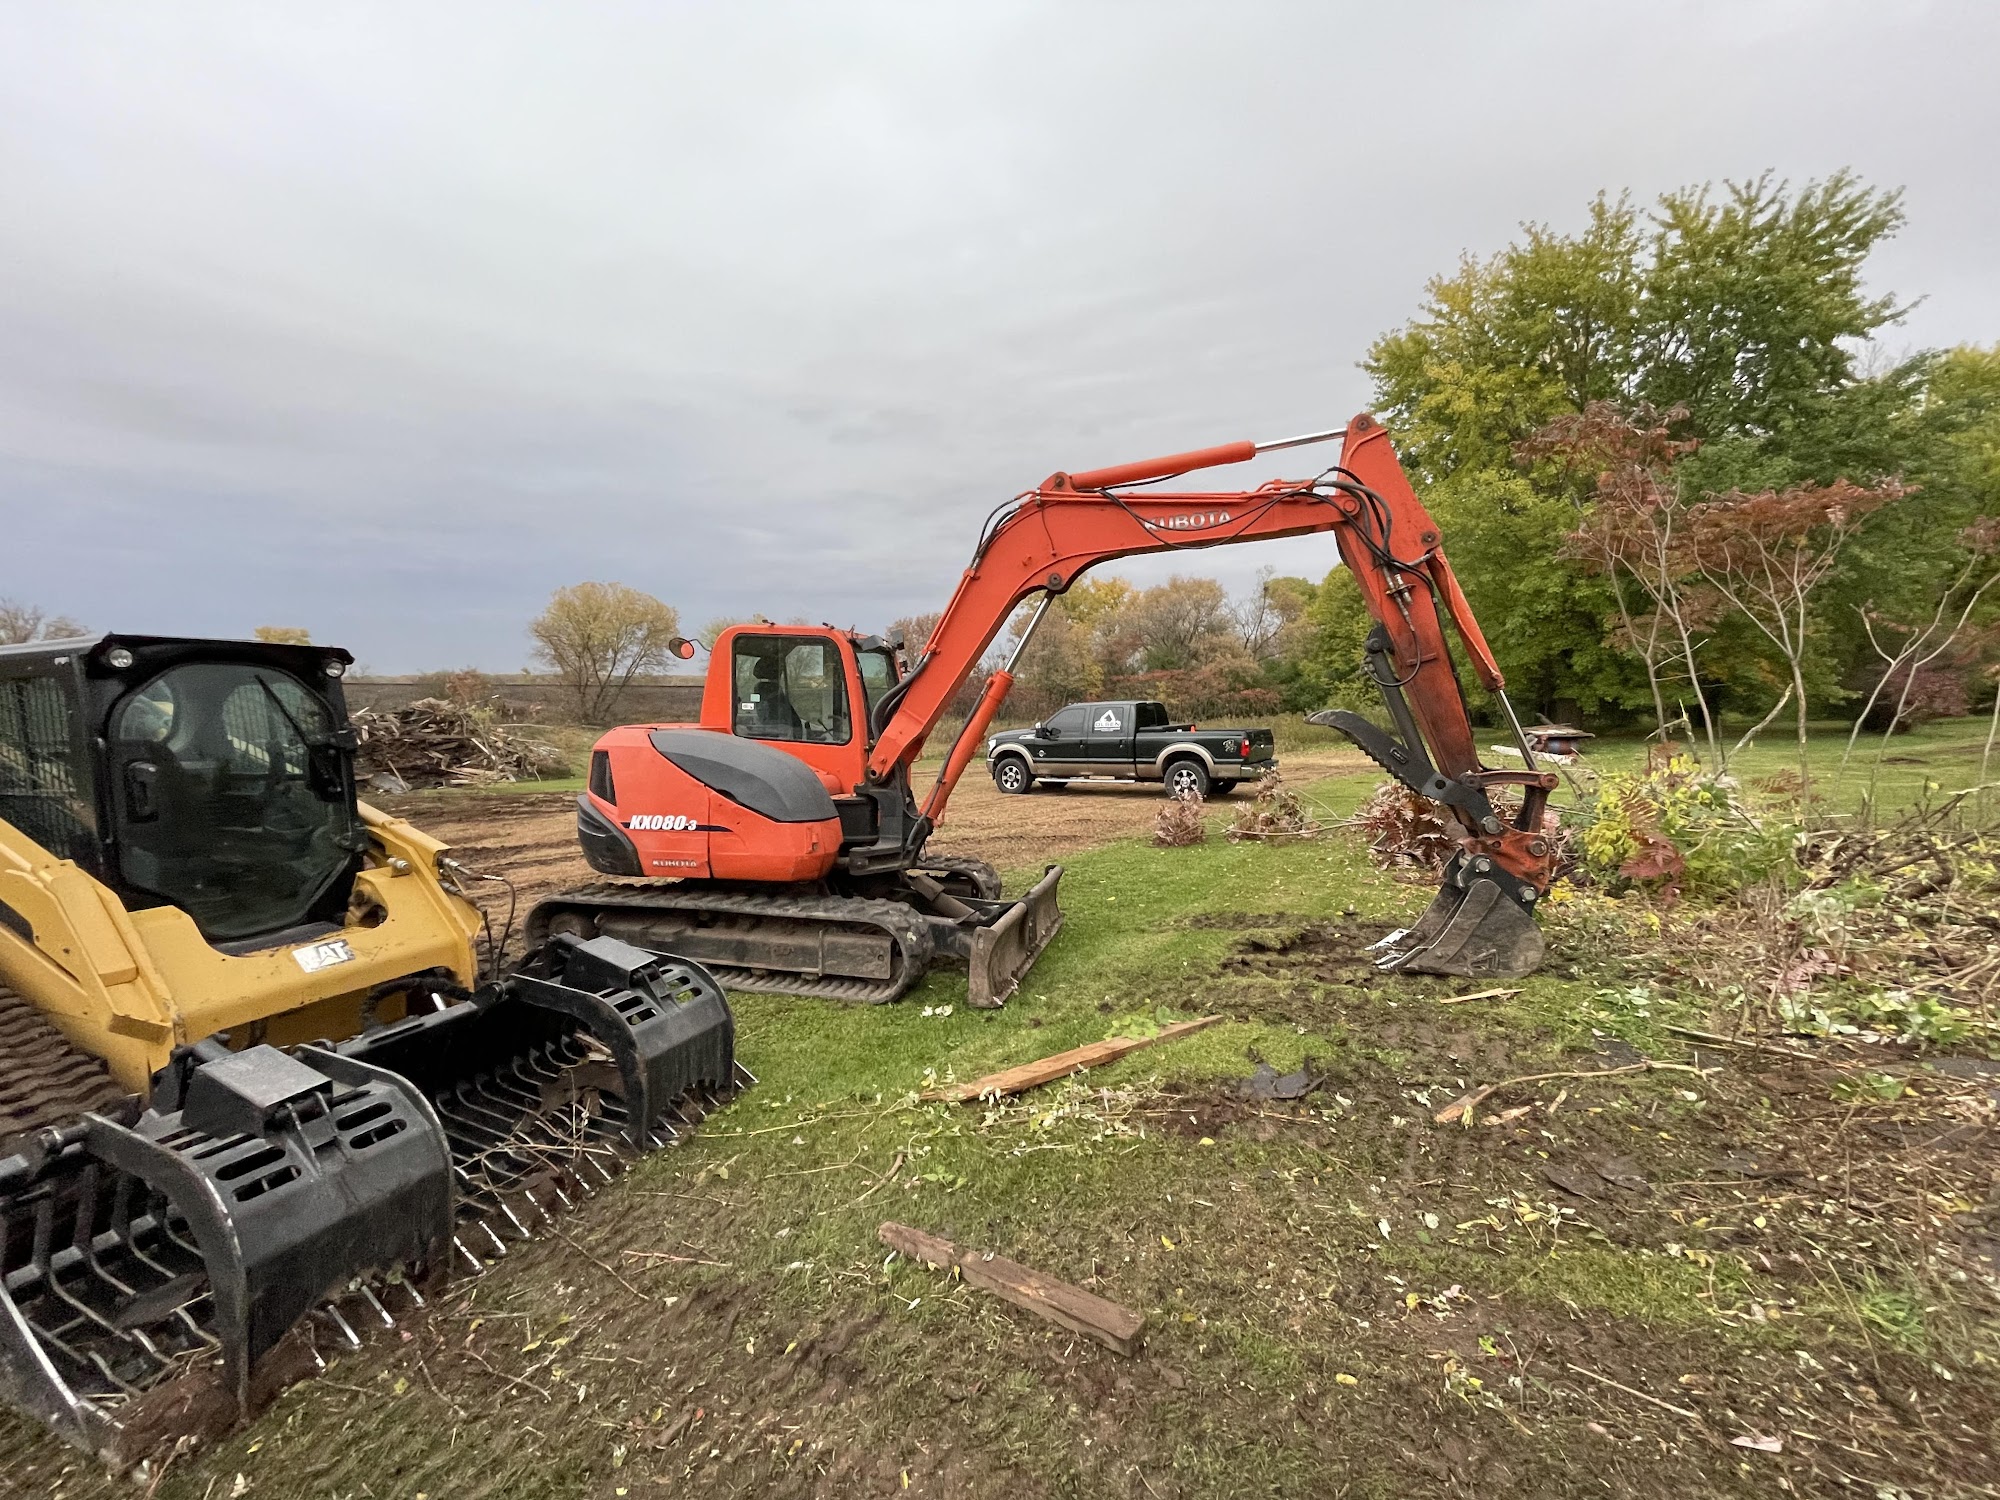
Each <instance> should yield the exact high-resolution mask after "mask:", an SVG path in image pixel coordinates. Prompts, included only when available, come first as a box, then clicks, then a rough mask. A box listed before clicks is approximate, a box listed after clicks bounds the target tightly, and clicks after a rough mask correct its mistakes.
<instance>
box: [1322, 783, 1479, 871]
mask: <svg viewBox="0 0 2000 1500" xmlns="http://www.w3.org/2000/svg"><path fill="white" fill-rule="evenodd" d="M1347 822H1348V826H1349V827H1350V828H1354V829H1357V830H1358V831H1359V832H1360V834H1361V836H1362V837H1363V838H1365V839H1367V840H1368V854H1369V857H1370V858H1371V859H1373V860H1374V861H1375V863H1376V864H1378V865H1380V866H1381V867H1382V868H1383V869H1385V870H1415V871H1422V872H1424V873H1426V874H1432V875H1434V874H1436V873H1437V872H1438V871H1440V870H1442V869H1443V868H1444V867H1445V865H1446V864H1447V863H1448V862H1449V861H1450V859H1451V857H1452V855H1454V854H1456V853H1457V852H1458V838H1457V835H1456V833H1455V832H1454V829H1455V828H1456V825H1455V824H1453V823H1452V822H1451V821H1450V819H1448V818H1447V817H1446V816H1445V813H1444V810H1443V809H1442V808H1441V807H1439V806H1438V805H1437V803H1435V802H1433V801H1431V800H1430V798H1428V797H1423V796H1419V795H1418V794H1417V793H1415V792H1413V791H1411V790H1410V789H1409V788H1408V787H1406V786H1404V785H1403V784H1402V783H1401V782H1400V781H1385V782H1383V783H1382V784H1381V785H1380V786H1378V787H1376V788H1375V790H1374V792H1373V793H1371V794H1370V796H1369V798H1368V800H1367V801H1366V802H1364V803H1362V804H1361V806H1360V807H1358V808H1356V809H1355V811H1354V816H1353V817H1351V818H1349V819H1348V820H1347Z"/></svg>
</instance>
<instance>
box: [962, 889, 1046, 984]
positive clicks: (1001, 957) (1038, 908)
mask: <svg viewBox="0 0 2000 1500" xmlns="http://www.w3.org/2000/svg"><path fill="white" fill-rule="evenodd" d="M1062 876H1063V872H1062V866H1061V865H1050V866H1049V868H1048V873H1047V874H1045V875H1043V876H1042V878H1041V879H1040V880H1038V881H1036V882H1035V884H1034V885H1033V886H1032V887H1031V888H1030V889H1029V891H1028V894H1027V895H1025V896H1023V897H1022V898H1021V899H1020V900H1018V901H1016V902H1014V903H1013V906H1012V907H1011V908H1010V909H1009V910H1008V911H1007V912H1005V913H1004V914H1003V915H1002V916H1001V917H1000V918H999V919H998V920H997V921H994V922H991V923H989V924H987V925H986V926H983V927H981V928H979V929H978V930H977V931H975V932H974V933H973V935H972V955H971V958H970V960H969V961H968V964H967V969H966V994H965V998H966V1003H967V1004H968V1005H971V1006H972V1007H973V1008H974V1009H977V1010H991V1009H993V1008H995V1007H997V1006H1001V1005H1004V1004H1006V1003H1007V998H1008V997H1009V996H1010V995H1012V994H1013V993H1014V991H1015V990H1017V989H1019V988H1020V985H1021V979H1022V977H1023V976H1024V975H1025V974H1026V973H1027V972H1028V970H1030V969H1032V968H1033V967H1034V966H1035V960H1036V959H1038V958H1040V957H1041V956H1042V950H1043V949H1044V948H1046V947H1048V945H1049V944H1050V942H1051V941H1053V940H1054V938H1055V935H1056V934H1057V933H1058V932H1061V931H1062V925H1063V914H1062V908H1061V907H1060V906H1058V905H1057V904H1056V887H1057V886H1058V885H1060V884H1061V883H1062Z"/></svg>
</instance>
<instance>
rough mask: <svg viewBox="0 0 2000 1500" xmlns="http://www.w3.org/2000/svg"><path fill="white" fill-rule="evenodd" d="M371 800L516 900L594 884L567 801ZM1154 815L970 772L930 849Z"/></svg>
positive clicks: (1028, 845)
mask: <svg viewBox="0 0 2000 1500" xmlns="http://www.w3.org/2000/svg"><path fill="white" fill-rule="evenodd" d="M1282 762H1283V766H1284V771H1285V778H1286V780H1287V781H1288V782H1289V783H1291V784H1292V785H1293V786H1299V785H1303V784H1304V783H1306V782H1309V781H1313V780H1316V779H1318V778H1319V777H1322V776H1329V775H1333V774H1335V773H1337V772H1341V771H1357V770H1361V769H1363V768H1364V767H1365V766H1366V765H1367V762H1366V761H1365V760H1364V759H1363V758H1362V756H1361V755H1360V754H1359V752H1356V751H1345V750H1312V751H1304V752H1300V753H1298V754H1296V755H1289V756H1285V757H1283V758H1282ZM928 784H929V776H928V775H924V776H920V777H919V781H918V786H919V795H920V796H921V795H922V791H923V788H925V787H927V786H928ZM1236 795H1237V796H1238V797H1247V796H1248V795H1249V793H1248V791H1247V790H1246V791H1243V792H1239V793H1237V794H1236ZM375 802H376V805H377V806H379V807H380V808H381V809H382V810H383V811H384V812H388V813H393V814H394V815H395V816H397V817H400V818H407V819H408V820H409V821H410V822H412V823H415V824H416V825H417V826H418V827H419V828H421V829H423V830H424V831H425V832H426V833H428V834H430V835H431V836H432V837H433V838H439V839H442V840H444V841H445V842H446V843H447V844H450V845H451V846H452V847H453V849H454V850H455V851H456V852H457V854H458V855H459V857H460V858H462V859H463V860H464V861H465V862H466V863H467V864H468V865H471V866H473V867H474V868H476V869H479V870H481V871H483V872H485V873H488V874H493V875H504V876H506V877H507V879H509V880H511V881H513V882H514V884H515V886H516V888H517V889H518V890H519V892H520V895H521V899H522V900H523V901H533V900H535V899H537V898H538V897H541V896H544V895H547V894H548V893H550V892H552V891H558V890H562V889H565V888H567V887H569V886H572V885H576V884H580V883H581V882H583V881H587V880H592V879H595V878H596V877H595V875H594V874H593V873H592V871H591V868H590V866H589V865H587V864H585V863H584V862H583V856H582V855H581V854H580V853H578V852H577V845H576V797H575V795H574V794H573V793H570V792H532V793H500V792H496V793H486V794H478V793H468V792H416V793H412V794H411V795H409V796H405V797H383V798H377V799H375ZM1159 808H1160V789H1159V788H1158V787H1157V786H1152V785H1144V784H1131V783H1125V782H1096V783H1088V782H1079V783H1077V784H1075V785H1072V786H1070V787H1069V788H1067V789H1062V790H1054V789H1047V788H1045V789H1043V790H1041V791H1037V792H1033V793H1031V794H1029V795H1028V796H1025V797H1006V796H1002V795H1001V794H1000V792H999V790H998V789H997V788H995V786H994V785H993V782H992V780H991V778H989V777H988V776H986V775H985V774H984V772H983V771H982V770H981V768H980V767H978V766H974V767H972V768H971V769H970V770H968V771H967V772H966V773H965V779H964V780H963V781H961V782H960V783H959V785H958V790H957V791H956V792H954V793H953V794H952V800H951V808H950V810H949V812H948V813H947V815H946V818H945V822H944V826H943V827H942V828H940V829H939V830H938V834H937V837H936V839H935V840H934V841H933V845H932V847H933V848H935V849H937V850H938V851H939V852H940V853H952V854H970V855H976V856H977V857H979V858H981V859H985V860H990V861H992V862H993V863H994V864H995V865H998V866H999V867H1000V868H1001V869H1002V870H1022V869H1032V868H1034V867H1035V866H1037V865H1041V864H1046V863H1047V862H1049V861H1050V860H1058V859H1062V858H1064V857H1065V856H1067V855H1072V854H1075V853H1077V852H1078V851H1079V850H1083V849H1093V848H1096V847H1097V846H1099V845H1101V844H1109V843H1113V842H1115V841H1116V840H1118V839H1123V838H1132V837H1135V836H1137V835H1139V834H1142V833H1144V832H1145V831H1146V830H1147V829H1149V828H1151V827H1152V825H1153V818H1154V815H1155V814H1156V813H1157V812H1158V811H1159Z"/></svg>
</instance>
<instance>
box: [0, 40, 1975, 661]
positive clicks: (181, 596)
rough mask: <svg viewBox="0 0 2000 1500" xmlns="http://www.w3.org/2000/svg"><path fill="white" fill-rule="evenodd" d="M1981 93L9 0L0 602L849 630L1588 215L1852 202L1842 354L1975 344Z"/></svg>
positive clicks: (1934, 51)
mask: <svg viewBox="0 0 2000 1500" xmlns="http://www.w3.org/2000/svg"><path fill="white" fill-rule="evenodd" d="M1996 76H2000V6H1995V5H1992V4H1988V3H1978V4H1971V3H1957V4H1954V3H1930V4H1924V3H1913V0H1912V3H1899V0H1865V3H1807V0H1734V3H1713V4H1672V3H1649V4H1629V5H1626V4H1616V3H1606V0H1595V3H1579V4H1557V3H1547V4H1527V3H1521V4H1498V3H1494V4H1463V5H1452V4H1411V3H1402V4H1393V5H1383V4H1379V3H1371V4H1367V5H1358V4H1356V5H1350V4H1334V3H1320V4H1304V3H1301V4H1267V5H1258V4H1245V3H1236V4H1228V5H1218V4H1213V3H1210V4H1190V5H1176V4H1164V3H1144V4H1141V3H1132V4H1087V3H1077V0H1070V3H1066V4H1050V5H1046V6H1044V5H1032V4H1018V5H1016V4H974V3H954V4H938V3H929V4H915V3H912V4H907V5H872V4H860V3H817V4H808V5H798V6H786V5H775V4H750V3H738V4H728V5H725V4H720V3H717V4H711V5H693V4H686V5H675V4H668V3H654V4H643V5H642V4H630V5H612V4H588V3H577V0H568V3H564V4H561V5H545V4H544V5H520V6H511V5H502V4H495V3H492V0H479V3H465V4H455V5H454V4H442V3H436V4H412V3H407V0H406V3H400V4H395V5H384V6H380V7H370V6H365V5H359V4H343V5H338V6H324V5H321V6H308V5H304V4H276V5H274V4H269V3H260V4H246V5H241V6H230V5H211V4H203V3H196V0H176V3H174V4H171V5H141V4H136V3H135V4H128V5H123V6H116V5H103V6H97V5H88V4H81V3H72V4H64V5H46V4H41V3H37V0H4V3H0V596H12V597H15V598H17V599H22V600H32V601H35V602H38V603H41V604H43V605H45V606H47V607H49V608H51V609H58V610H62V611H64V612H66V613H69V614H71V615H74V616H76V617H78V618H79V619H82V620H83V621H85V622H86V623H88V624H89V625H91V626H93V627H97V628H107V629H108V628H117V629H122V630H134V631H158V632H174V633H198V634H217V635H240V634H246V633H248V631H249V630H250V629H251V628H252V627H253V626H255V625H258V624H265V623H281V624H296V625H303V626H306V627H307V628H309V629H310V630H311V631H312V632H313V636H314V638H315V639H316V640H322V641H328V642H335V643H340V644H344V645H346V646H348V647H350V648H351V649H352V650H353V651H354V652H355V653H356V654H357V655H358V656H359V657H360V658H361V659H362V660H363V661H364V662H365V663H367V664H369V665H371V666H372V667H374V668H375V669H377V670H381V671H407V670H418V669H424V668H429V667H436V666H451V665H460V664H471V665H477V666H481V667H485V668H488V669H496V670H504V669H509V668H513V667H517V666H519V665H520V664H522V663H523V662H524V661H525V660H526V659H527V656H528V650H529V646H528V641H527V637H526V634H525V629H524V627H525V624H526V622H527V621H528V620H529V619H530V618H531V617H532V616H533V615H534V614H535V613H536V611H537V610H538V609H539V608H540V606H541V604H542V602H543V601H544V600H545V598H546V597H547V595H548V593H549V592H550V591H551V590H552V589H554V588H555V587H557V586H558V585H561V584H564V583H570V582H575V581H577V580H580V579H584V578H605V579H618V580H622V581H624V582H627V583H630V584H633V585H636V586H638V587H640V588H644V589H647V590H649V591H651V592H654V593H657V594H658V595H660V596H661V597H662V598H664V599H666V600H667V601H668V602H670V603H672V604H674V605H676V606H677V607H678V608H679V609H680V610H681V612H682V618H683V620H684V622H685V623H687V624H688V625H690V626H693V625H698V624H700V623H701V622H703V621H705V620H707V619H709V618H711V617H713V616H716V615H719V614H723V613H730V612H744V613H747V612H752V611H762V612H764V613H768V614H770V615H773V616H776V617H779V618H784V617H789V616H793V615H804V616H808V617H811V618H814V619H827V620H832V621H834V622H836V623H840V624H857V625H863V626H878V625H882V624H886V623H887V622H888V621H889V620H890V619H892V618H894V617H896V616H899V615H903V614H909V613H915V612H919V611H922V610H925V609H934V608H937V607H939V606H940V605H941V604H942V603H943V601H944V599H945V598H946V597H947V596H948V594H949V592H950V590H951V588H952V586H953V584H954V583H955V582H956V580H957V576H958V573H959V571H960V569H961V568H962V567H963V566H964V563H965V561H966V557H967V554H968V552H969V550H970V548H971V546H972V543H973V540H974V536H975V533H976V531H977V527H978V524H979V521H980V519H981V517H983V516H984V515H985V513H986V512H987V510H988V509H989V508H990V507H991V506H992V505H993V504H994V503H995V502H996V501H998V500H1001V499H1003V498H1005V497H1006V496H1007V495H1009V494H1012V493H1014V492H1015V491H1017V490H1019V489H1021V488H1022V487H1024V486H1025V485H1027V484H1029V483H1032V482H1033V481H1034V480H1036V479H1038V478H1040V477H1041V476H1043V475H1044V474H1047V473H1048V472H1050V471H1051V470H1053V469H1058V468H1072V467H1083V466H1087V465H1094V464H1102V463H1112V462H1118V461H1122V460H1125V459H1130V458H1138V457H1145V456H1148V455H1150V454H1152V453H1155V452H1159V451H1174V450H1177V449H1181V448H1185V447H1189V446H1193V445H1197V444H1205V443H1210V442H1219V441H1224V440H1229V439H1234V438H1238V437H1271V436H1278V435H1283V434H1287V433H1291V432H1295V431H1300V430H1304V429H1309V428H1315V427H1328V426H1337V425H1339V424H1341V423H1343V422H1345V420H1346V419H1347V418H1348V417H1349V416H1351V415H1352V414H1353V413H1354V412H1355V411H1357V410H1359V409H1361V408H1362V407H1364V406H1365V405H1366V403H1367V395H1368V392H1367V383H1366V381H1365V379H1364V378H1363V377H1362V375H1361V374H1360V372H1359V371H1358V370H1357V369H1356V368H1355V362H1356V360H1358V359H1359V358H1360V357H1361V355H1362V353H1363V352H1364V350H1365V349H1366V347H1367V345H1368V343H1369V342H1370V341H1371V340H1372V339H1373V338H1374V337H1375V336H1376V335H1377V334H1379V333H1380V332H1382V331H1383V330H1385V329H1387V328H1390V327H1393V326H1394V325H1396V324H1398V323H1400V322H1402V321H1404V320H1405V319H1407V318H1408V317H1409V316H1410V315H1411V313H1412V312H1413V311H1414V310H1415V308H1416V306H1417V303H1418V299H1419V297H1420V295H1421V292H1422V288H1423V283H1424V281H1425V279H1426V278H1427V277H1429V276H1430V275H1432V274H1434V273H1436V272H1438V271H1441V270H1445V269H1448V268H1449V267H1451V266H1452V265H1453V264H1454V263H1455V261H1456V260H1457V258H1458V256H1459V255H1460V254H1461V252H1464V251H1472V252H1475V253H1480V254H1484V253H1489V252H1491V251H1492V250H1494V249H1496V248H1498V247H1499V246H1500V245H1502V244H1504V243H1505V242H1506V241H1507V240H1508V239H1509V238H1510V237H1511V236H1512V235H1513V234H1514V233H1515V230H1516V227H1517V225H1518V224H1519V223H1520V221H1522V220H1524V219H1541V220H1546V221H1550V222H1553V223H1556V224H1560V225H1569V224H1574V223H1576V222H1577V221H1578V220H1579V219H1580V217H1581V214H1582V210H1583V207H1584V205H1585V204H1586V202H1587V201H1588V199H1589V198H1590V196H1591V195H1592V194H1593V193H1595V192H1596V191H1597V190H1598V189H1600V188H1610V189H1614V190H1616V189H1619V188H1627V187H1629V188H1631V189H1632V190H1633V191H1634V192H1635V193H1637V194H1639V195H1640V196H1641V197H1642V198H1643V197H1650V196H1651V195H1653V194H1654V193H1657V192H1659V191H1660V190H1662V189H1665V188H1669V187H1674V186H1678V185H1681V184H1685V183H1691V182H1700V181H1704V180H1714V179H1720V178H1723V177H1741V176H1749V175H1754V174H1755V173H1757V172H1759V171H1761V170H1763V169H1766V168H1771V169H1775V170H1776V171H1778V172H1779V173H1781V174H1785V175H1788V176H1790V177H1792V178H1794V179H1795V180H1796V179H1803V178H1806V177H1811V176H1820V175H1824V174H1825V173H1828V172H1830V171H1833V170H1835V169H1837V168H1840V167H1844V166H1845V167H1853V168H1855V169H1856V170H1857V171H1859V172H1860V173H1861V174H1862V175H1863V177H1864V178H1866V179H1868V180H1869V181H1871V182H1873V183H1875V184H1878V185H1883V186H1901V187H1903V188H1905V189H1906V190H1907V194H1908V198H1907V206H1908V210H1909V215H1910V224H1909V226H1908V228H1907V229H1906V230H1905V231H1904V232H1903V233H1902V235H1901V236H1900V237H1899V238H1898V239H1896V240H1895V241H1894V242H1893V243H1892V244H1891V245H1890V246H1889V247H1888V248H1887V249H1886V250H1884V251H1883V252H1882V253H1881V254H1880V256H1879V259H1878V262H1877V265H1876V271H1877V273H1878V275H1877V286H1878V289H1893V290H1894V291H1896V292H1897V293H1899V294H1900V295H1902V296H1904V297H1906V298H1909V297H1917V296H1921V297H1923V298H1924V299H1925V300H1924V302H1923V303H1922V304H1921V306H1919V307H1918V308H1917V310H1916V311H1915V312H1914V313H1913V314H1912V315H1911V316H1910V318H1909V319H1908V321H1907V322H1906V323H1905V324H1904V325H1903V326H1902V327H1901V328H1899V329H1897V330H1894V331H1893V334H1892V337H1891V339H1890V341H1889V342H1890V346H1891V351H1892V352H1895V351H1900V350H1902V349H1905V348H1915V347H1920V346H1927V345H1935V344H1949V343H1957V342H1964V341H1976V342H1986V343H1990V342H1994V341H1996V340H2000V275H1996V263H2000V261H1997V260H1996V249H1995V247H1996V246H2000V192H1996V190H1995V189H1996V186H2000V182H1996V178H1997V177H2000V166H1996V161H2000V151H1996V146H2000V89H1996V88H1995V86H1994V79H1995V78H1996ZM1290 458H1291V460H1292V462H1291V464H1290V467H1291V468H1294V469H1297V468H1301V467H1302V465H1301V462H1300V456H1299V455H1290ZM1306 462H1310V456H1308V458H1307V460H1306ZM1284 467H1285V466H1283V465H1279V466H1275V467H1274V468H1272V469H1270V470H1264V471H1255V472H1253V470H1252V469H1250V468H1249V467H1247V466H1246V467H1245V468H1242V469H1237V470H1225V471H1219V472H1221V473H1223V474H1226V475H1228V476H1229V477H1230V481H1231V482H1235V481H1236V480H1237V479H1238V478H1240V479H1241V480H1243V481H1244V482H1253V481H1255V480H1256V479H1259V478H1262V477H1266V475H1267V474H1268V473H1271V472H1279V471H1280V470H1282V469H1283V468H1284ZM1331 562H1332V548H1331V544H1330V543H1325V542H1323V541H1316V542H1312V543H1268V544H1261V545H1259V546H1256V547H1239V548H1232V549H1223V550H1219V551H1210V552H1203V553H1200V554H1197V555H1195V556H1193V557H1190V558H1181V559H1175V560H1174V561H1173V562H1172V563H1145V564H1128V565H1126V566H1124V567H1123V568H1121V569H1120V571H1122V572H1124V573H1125V574H1126V575H1127V576H1129V577H1132V578H1134V579H1136V580H1138V581H1142V582H1149V581H1153V580H1155V579H1157V578H1159V577H1164V576H1165V575H1166V573H1167V572H1168V571H1169V570H1170V568H1172V567H1174V566H1179V567H1182V568H1184V569H1186V570H1188V571H1198V572H1206V573H1212V574H1215V575H1217V576H1220V577H1222V578H1223V579H1224V581H1225V582H1226V583H1228V584H1230V585H1231V587H1232V588H1240V587H1241V586H1242V585H1243V584H1244V583H1246V582H1247V581H1248V579H1249V578H1250V577H1251V575H1252V574H1253V572H1254V570H1255V569H1256V568H1257V567H1259V566H1261V565H1263V564H1266V563H1270V564H1274V565H1275V566H1277V567H1278V568H1279V570H1280V571H1283V572H1297V573H1306V574H1310V575H1313V576H1317V575H1319V574H1321V573H1323V572H1324V571H1325V570H1326V568H1327V567H1328V566H1329V565H1330V563H1331Z"/></svg>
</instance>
